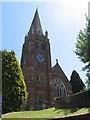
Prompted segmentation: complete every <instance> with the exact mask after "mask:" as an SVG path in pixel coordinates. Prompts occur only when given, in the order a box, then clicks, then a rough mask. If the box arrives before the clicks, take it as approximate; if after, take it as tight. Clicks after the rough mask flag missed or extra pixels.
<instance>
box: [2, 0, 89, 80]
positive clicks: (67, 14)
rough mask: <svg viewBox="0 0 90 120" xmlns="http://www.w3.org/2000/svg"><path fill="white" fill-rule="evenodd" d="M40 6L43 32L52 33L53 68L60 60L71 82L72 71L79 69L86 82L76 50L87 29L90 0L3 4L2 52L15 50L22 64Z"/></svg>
mask: <svg viewBox="0 0 90 120" xmlns="http://www.w3.org/2000/svg"><path fill="white" fill-rule="evenodd" d="M37 5H38V9H39V16H40V20H41V24H42V28H43V32H44V33H45V31H46V30H47V31H48V34H49V39H50V44H51V60H52V66H53V65H54V64H55V60H56V59H58V61H59V64H60V66H61V67H62V69H63V70H64V72H65V74H66V76H67V77H68V79H69V80H70V76H71V73H72V71H73V70H76V71H77V72H78V73H79V75H80V77H81V78H82V80H83V81H84V82H85V72H82V71H81V68H82V67H83V66H84V64H83V63H82V62H80V59H78V58H77V56H76V55H75V54H74V52H73V50H75V43H76V38H77V36H78V33H79V31H80V29H83V28H84V27H85V23H86V21H85V14H87V15H88V0H68V1H66V0H60V1H59V2H58V1H57V2H14V3H13V2H2V49H7V50H9V51H11V50H14V51H15V53H16V57H17V59H18V60H19V61H20V59H21V53H22V45H23V43H24V37H25V35H26V34H27V33H28V31H29V29H30V25H31V22H32V19H33V17H34V13H35V10H36V7H37ZM0 6H1V5H0ZM0 23H1V21H0ZM0 49H1V45H0Z"/></svg>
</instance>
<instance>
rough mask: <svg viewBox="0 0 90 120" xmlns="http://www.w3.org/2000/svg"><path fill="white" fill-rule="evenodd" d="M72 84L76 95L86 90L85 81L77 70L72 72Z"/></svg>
mask: <svg viewBox="0 0 90 120" xmlns="http://www.w3.org/2000/svg"><path fill="white" fill-rule="evenodd" d="M70 83H71V85H72V91H73V93H74V94H75V93H78V92H81V91H83V90H84V89H85V85H84V83H83V81H82V80H81V78H80V76H79V74H78V73H77V72H76V71H75V70H74V71H73V72H72V75H71V79H70Z"/></svg>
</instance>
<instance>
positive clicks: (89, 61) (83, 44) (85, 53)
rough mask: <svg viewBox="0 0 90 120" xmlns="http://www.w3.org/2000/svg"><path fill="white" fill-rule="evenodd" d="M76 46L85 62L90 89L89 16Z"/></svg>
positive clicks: (80, 57)
mask: <svg viewBox="0 0 90 120" xmlns="http://www.w3.org/2000/svg"><path fill="white" fill-rule="evenodd" d="M75 47H76V50H75V51H74V52H75V54H76V55H77V56H78V58H79V59H81V61H82V62H83V63H84V64H85V66H84V67H83V69H82V70H84V71H86V72H87V74H86V76H87V77H88V80H87V83H88V88H89V89H90V20H88V18H87V16H86V26H85V28H84V30H83V31H82V30H80V32H79V34H78V37H77V43H76V45H75Z"/></svg>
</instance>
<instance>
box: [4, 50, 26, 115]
mask: <svg viewBox="0 0 90 120" xmlns="http://www.w3.org/2000/svg"><path fill="white" fill-rule="evenodd" d="M2 96H3V102H2V112H3V113H7V112H12V111H19V110H20V107H21V105H22V103H24V105H25V104H26V102H27V91H26V84H25V82H24V77H23V74H22V70H21V67H20V65H19V62H18V60H17V59H16V56H15V53H14V51H11V52H7V51H6V50H3V51H2Z"/></svg>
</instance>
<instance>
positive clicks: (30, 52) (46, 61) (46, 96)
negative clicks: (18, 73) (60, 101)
mask: <svg viewBox="0 0 90 120" xmlns="http://www.w3.org/2000/svg"><path fill="white" fill-rule="evenodd" d="M49 41H50V40H49V38H48V32H47V31H46V32H45V34H44V33H43V30H42V26H41V22H40V18H39V13H38V8H37V9H36V11H35V15H34V18H33V21H32V24H31V26H30V30H29V32H28V34H27V36H25V41H24V44H23V48H22V56H21V67H22V71H23V75H24V80H25V83H26V88H27V92H28V99H27V105H26V109H27V110H29V109H44V108H48V107H49V106H51V105H52V103H53V101H54V98H55V97H62V96H68V95H72V87H71V84H70V82H69V80H68V79H67V77H66V75H65V73H64V72H63V70H62V68H61V67H60V65H59V63H58V60H57V59H56V64H55V65H54V66H53V67H52V65H51V52H50V42H49Z"/></svg>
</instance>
